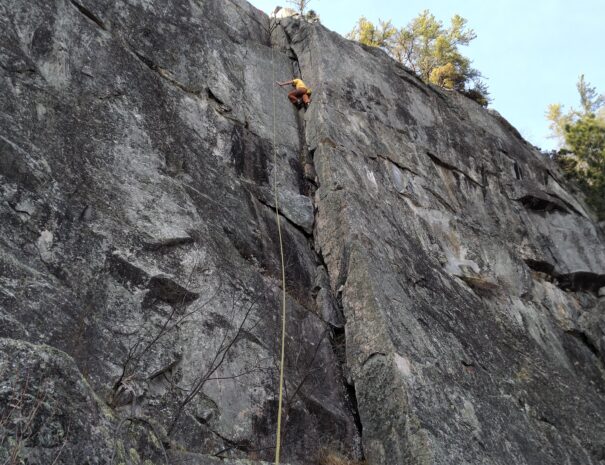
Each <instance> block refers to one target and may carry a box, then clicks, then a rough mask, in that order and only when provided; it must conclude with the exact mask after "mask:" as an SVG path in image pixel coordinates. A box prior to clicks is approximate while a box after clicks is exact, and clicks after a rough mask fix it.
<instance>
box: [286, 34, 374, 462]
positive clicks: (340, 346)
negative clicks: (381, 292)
mask: <svg viewBox="0 0 605 465" xmlns="http://www.w3.org/2000/svg"><path fill="white" fill-rule="evenodd" d="M280 29H281V31H282V32H283V34H284V36H285V37H286V40H287V42H288V53H289V54H290V57H291V60H292V66H293V68H294V74H298V75H300V77H301V79H302V80H303V81H304V79H305V76H304V74H303V69H302V67H301V65H300V62H299V60H298V56H297V54H296V52H295V50H294V49H293V48H292V47H290V43H291V40H292V39H291V37H290V35H289V34H288V32H287V31H286V30H285V29H284V28H283V27H280ZM312 104H313V103H311V105H312ZM305 114H306V111H304V112H303V110H298V111H297V119H296V120H297V131H298V137H299V154H300V155H299V162H300V166H299V169H301V168H302V172H301V173H300V175H299V178H300V181H301V183H302V189H301V191H302V192H301V194H303V195H306V196H308V197H310V198H311V199H312V200H313V209H314V211H315V214H317V207H316V204H315V192H316V190H317V187H318V186H317V178H316V175H315V167H314V163H313V153H312V152H311V151H310V150H309V147H308V144H307V140H306V124H305V117H304V115H305ZM297 171H299V170H297ZM317 227H318V223H317V221H315V222H314V224H313V234H312V235H310V236H308V239H309V244H310V247H311V249H312V250H313V251H314V253H315V257H316V261H317V263H318V264H319V266H320V267H321V269H322V270H323V272H325V273H326V275H327V276H328V280H327V282H326V285H327V287H328V289H326V291H327V292H328V293H329V295H330V296H331V297H332V298H333V301H334V302H335V303H336V312H337V314H338V315H339V316H340V318H343V319H344V312H343V308H342V302H341V298H339V297H338V296H337V293H336V292H335V291H334V289H332V285H331V284H330V283H331V279H329V278H330V272H329V268H328V266H327V265H326V263H325V261H324V258H323V256H322V254H321V251H320V250H318V249H317V247H316V244H315V239H314V238H315V237H316V235H317V230H316V229H317ZM341 271H342V273H340V276H339V282H340V284H342V281H344V280H346V277H345V275H346V270H341ZM326 324H327V325H329V327H330V330H331V331H330V332H331V338H330V346H331V347H332V351H333V352H334V356H335V359H336V361H337V363H338V367H337V368H338V370H339V373H340V377H341V381H342V388H343V392H344V394H345V398H346V401H347V407H348V409H349V413H350V415H351V417H352V419H353V422H354V425H355V428H356V430H357V431H356V433H357V438H356V444H355V446H356V449H357V450H355V451H353V453H354V454H355V455H356V456H357V457H356V458H357V459H359V460H363V459H364V453H363V447H362V432H363V425H362V423H361V416H360V413H359V408H358V405H357V395H356V392H355V385H354V383H353V382H352V380H349V379H348V377H347V374H346V373H347V368H346V331H345V327H344V324H345V322H343V324H342V325H335V324H333V323H331V322H329V321H326Z"/></svg>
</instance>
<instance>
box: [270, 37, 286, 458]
mask: <svg viewBox="0 0 605 465" xmlns="http://www.w3.org/2000/svg"><path fill="white" fill-rule="evenodd" d="M271 32H272V31H271ZM271 69H272V72H273V80H272V82H271V94H272V97H273V193H274V195H275V221H276V222H277V235H278V236H279V255H280V260H281V278H282V308H281V310H282V311H281V323H282V324H281V354H280V363H279V397H278V403H277V432H276V434H275V465H279V458H280V448H281V414H282V401H283V397H284V395H283V392H284V359H285V353H286V351H285V348H286V347H285V346H286V266H285V262H284V245H283V240H282V233H281V222H280V218H279V203H278V202H279V199H278V195H277V148H276V146H275V133H276V111H275V86H274V84H273V82H275V59H274V51H273V40H271Z"/></svg>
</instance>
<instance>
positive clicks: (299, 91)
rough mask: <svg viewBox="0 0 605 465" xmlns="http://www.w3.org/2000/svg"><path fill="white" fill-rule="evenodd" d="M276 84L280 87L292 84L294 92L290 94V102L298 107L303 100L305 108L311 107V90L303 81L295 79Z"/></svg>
mask: <svg viewBox="0 0 605 465" xmlns="http://www.w3.org/2000/svg"><path fill="white" fill-rule="evenodd" d="M276 83H277V85H278V86H282V87H283V86H287V85H290V84H292V87H294V90H293V91H292V92H290V93H289V94H288V98H289V99H290V102H292V103H293V104H294V105H296V106H298V105H300V103H301V99H302V103H303V104H304V105H305V107H307V106H309V103H310V102H311V89H309V88H308V87H307V85H306V84H305V83H304V82H303V81H302V79H298V78H295V79H292V80H291V81H285V82H279V81H276Z"/></svg>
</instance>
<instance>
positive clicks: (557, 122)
mask: <svg viewBox="0 0 605 465" xmlns="http://www.w3.org/2000/svg"><path fill="white" fill-rule="evenodd" d="M576 86H577V89H578V94H579V97H580V109H579V110H575V109H573V108H571V109H570V110H569V111H568V112H564V111H563V106H562V105H561V104H558V103H557V104H552V105H550V106H549V107H548V110H547V113H546V117H547V119H548V120H549V121H550V123H551V124H550V127H551V130H552V132H553V134H554V135H555V137H558V138H559V140H560V142H561V144H562V146H563V148H562V149H561V150H559V151H558V152H556V153H555V154H554V159H555V161H556V162H557V163H558V165H559V166H560V168H561V169H562V170H563V172H564V173H565V175H566V176H567V177H568V178H570V179H572V180H573V181H575V182H576V183H577V184H578V185H579V186H580V189H581V190H582V191H583V192H584V194H585V195H586V200H587V202H588V204H589V205H590V206H592V207H593V208H594V209H595V211H596V213H597V217H598V218H599V220H601V221H603V220H605V95H599V94H597V92H596V89H595V87H593V86H591V85H590V84H589V83H587V82H586V81H585V79H584V75H581V76H580V78H579V79H578V83H577V85H576Z"/></svg>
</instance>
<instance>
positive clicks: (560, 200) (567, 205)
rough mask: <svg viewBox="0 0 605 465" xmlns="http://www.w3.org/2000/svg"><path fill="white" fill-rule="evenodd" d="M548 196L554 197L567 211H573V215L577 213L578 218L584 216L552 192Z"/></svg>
mask: <svg viewBox="0 0 605 465" xmlns="http://www.w3.org/2000/svg"><path fill="white" fill-rule="evenodd" d="M548 195H549V196H551V197H554V198H555V199H557V200H558V201H559V202H561V203H563V204H564V205H565V206H566V207H567V208H568V209H569V210H571V211H573V212H574V213H577V214H578V215H580V216H584V214H583V213H582V212H581V211H579V210H578V209H577V208H576V207H574V206H573V205H572V204H571V203H569V202H568V201H567V200H565V199H563V198H561V197H559V196H558V195H557V194H554V193H552V192H549V193H548Z"/></svg>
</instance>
